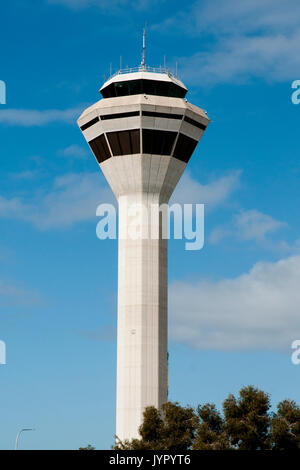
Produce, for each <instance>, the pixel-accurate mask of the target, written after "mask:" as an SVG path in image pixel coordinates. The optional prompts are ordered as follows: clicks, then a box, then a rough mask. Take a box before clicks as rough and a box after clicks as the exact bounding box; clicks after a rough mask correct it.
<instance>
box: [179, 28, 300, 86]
mask: <svg viewBox="0 0 300 470" xmlns="http://www.w3.org/2000/svg"><path fill="white" fill-rule="evenodd" d="M299 42H300V29H299V31H296V32H295V33H294V34H292V35H289V36H285V35H283V34H276V35H265V36H251V37H243V36H239V37H237V36H235V37H230V38H225V39H223V40H222V41H220V42H219V43H217V44H216V45H215V46H214V47H213V48H212V50H210V51H208V52H198V53H196V54H194V55H193V56H191V57H186V58H182V59H181V60H180V68H181V70H182V71H183V72H182V76H183V78H185V79H186V80H188V81H189V82H190V83H194V84H196V85H197V84H199V85H208V84H210V85H214V84H217V83H224V82H227V83H232V82H243V81H247V80H249V79H250V78H252V77H258V78H264V79H266V80H267V81H285V80H293V79H294V78H295V77H297V76H298V73H299V68H300V57H299V54H297V53H296V51H297V47H298V44H299Z"/></svg>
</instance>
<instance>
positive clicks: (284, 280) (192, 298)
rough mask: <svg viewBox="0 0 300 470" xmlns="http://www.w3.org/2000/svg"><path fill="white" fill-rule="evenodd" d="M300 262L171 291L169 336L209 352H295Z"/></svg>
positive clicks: (299, 333) (299, 334) (263, 266)
mask: <svg viewBox="0 0 300 470" xmlns="http://www.w3.org/2000/svg"><path fill="white" fill-rule="evenodd" d="M299 285H300V256H292V257H290V258H286V259H282V260H280V261H277V262H275V263H267V262H260V263H257V264H255V265H254V267H253V268H252V269H251V270H250V272H249V273H247V274H243V275H241V276H239V277H237V278H234V279H223V280H221V281H217V282H213V281H205V280H201V281H200V282H198V283H197V284H194V285H191V283H190V282H173V283H172V284H171V286H170V289H169V292H170V294H169V295H170V323H171V325H170V332H171V337H172V338H173V339H174V340H176V341H179V342H181V343H185V344H187V345H190V346H192V347H195V348H199V349H206V350H222V351H230V350H254V349H256V350H276V351H285V352H289V351H290V346H291V342H292V341H293V340H294V339H299V338H300V314H299V308H300V289H299Z"/></svg>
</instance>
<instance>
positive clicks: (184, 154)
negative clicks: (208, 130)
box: [173, 134, 198, 163]
mask: <svg viewBox="0 0 300 470" xmlns="http://www.w3.org/2000/svg"><path fill="white" fill-rule="evenodd" d="M197 144H198V142H197V140H194V139H191V138H190V137H187V136H186V135H183V134H179V136H178V140H177V143H176V147H175V150H174V153H173V157H175V158H178V159H179V160H182V161H183V162H186V163H187V162H188V161H189V159H190V158H191V156H192V154H193V152H194V150H195V148H196V146H197Z"/></svg>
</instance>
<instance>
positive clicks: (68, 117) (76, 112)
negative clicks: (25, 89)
mask: <svg viewBox="0 0 300 470" xmlns="http://www.w3.org/2000/svg"><path fill="white" fill-rule="evenodd" d="M82 109H83V108H70V109H65V110H58V109H48V110H43V111H39V110H33V109H1V110H0V123H2V124H5V125H8V126H23V127H31V126H45V125H47V124H51V123H54V122H60V123H61V122H63V123H66V124H74V123H75V121H76V119H77V118H78V117H79V116H80V114H81V112H82Z"/></svg>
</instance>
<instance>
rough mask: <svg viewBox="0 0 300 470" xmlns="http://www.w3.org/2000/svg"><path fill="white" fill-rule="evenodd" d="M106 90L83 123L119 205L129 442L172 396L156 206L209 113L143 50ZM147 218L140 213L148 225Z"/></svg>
mask: <svg viewBox="0 0 300 470" xmlns="http://www.w3.org/2000/svg"><path fill="white" fill-rule="evenodd" d="M100 93H101V95H102V99H101V100H100V101H97V103H95V104H94V105H92V106H90V107H89V108H88V109H86V110H85V111H84V112H83V113H82V114H81V116H80V118H79V119H78V125H79V127H80V129H81V131H82V133H83V135H84V138H85V139H86V141H87V142H88V144H89V146H90V148H91V150H92V152H93V154H94V156H95V158H96V160H97V162H98V164H99V166H100V168H101V170H102V172H103V174H104V176H105V177H106V179H107V181H108V183H109V185H110V187H111V189H112V191H113V192H114V194H115V197H116V198H117V200H118V205H119V248H118V249H119V254H118V336H117V409H116V416H117V417H116V421H117V422H116V435H117V437H118V438H119V439H121V440H124V439H132V438H136V437H139V434H138V428H139V426H140V424H141V423H142V420H143V411H144V409H145V407H146V406H150V405H153V406H155V407H157V408H160V407H161V405H162V404H164V403H165V402H167V331H168V254H167V248H168V246H167V239H166V238H165V237H163V236H162V224H163V223H164V222H165V221H164V217H165V215H164V214H163V213H162V212H159V210H157V211H155V210H154V211H153V208H155V207H156V208H157V209H159V207H160V205H161V204H166V203H168V201H169V199H170V196H171V194H172V193H173V191H174V189H175V186H176V185H177V183H178V181H179V179H180V177H181V175H182V173H183V171H184V169H185V167H186V165H187V163H188V161H189V159H190V157H191V156H192V154H193V152H194V150H195V148H196V146H197V144H198V142H199V140H200V139H201V137H202V135H203V133H204V131H205V129H206V127H207V125H208V123H209V119H208V117H207V115H206V113H205V112H204V111H203V110H202V109H200V108H198V107H197V106H195V105H193V104H191V103H189V102H188V101H187V100H186V99H185V95H186V93H187V89H186V87H185V86H184V84H183V83H182V82H181V81H180V80H178V78H177V77H175V76H173V75H172V74H171V73H170V72H169V70H166V69H162V68H156V69H155V68H150V67H148V66H146V65H145V60H144V54H143V60H142V63H141V66H140V67H137V68H135V69H128V68H127V69H125V70H120V71H119V72H117V73H116V74H115V75H113V76H111V77H110V78H109V79H108V80H107V81H106V82H105V83H104V85H103V86H102V88H101V89H100ZM138 204H140V205H142V206H143V208H145V210H146V214H147V212H148V215H149V217H148V225H147V227H146V229H145V230H146V233H147V236H145V231H144V230H142V232H143V236H136V237H132V236H130V234H129V233H128V232H129V231H130V230H129V226H130V224H131V222H132V215H133V214H132V213H130V208H132V207H136V206H137V205H138ZM150 213H151V214H150ZM153 214H156V216H155V215H154V216H153ZM144 216H145V213H144V212H143V215H141V213H140V215H138V213H137V214H136V217H135V219H137V218H138V217H140V221H139V222H140V226H141V227H144V228H145V220H144ZM151 233H157V236H156V237H155V236H154V237H153V236H151ZM182 314H183V315H184V312H182Z"/></svg>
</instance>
